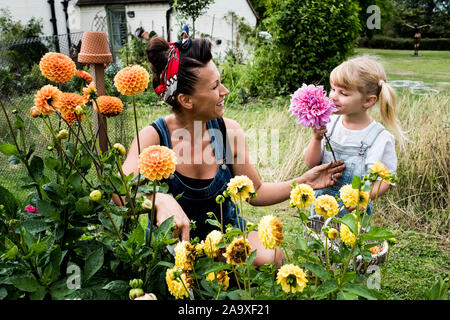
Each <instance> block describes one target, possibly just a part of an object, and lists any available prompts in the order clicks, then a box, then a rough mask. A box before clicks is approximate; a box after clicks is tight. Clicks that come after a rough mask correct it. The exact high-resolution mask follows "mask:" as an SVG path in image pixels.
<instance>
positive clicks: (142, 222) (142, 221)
mask: <svg viewBox="0 0 450 320" xmlns="http://www.w3.org/2000/svg"><path fill="white" fill-rule="evenodd" d="M138 220H139V226H140V227H141V228H142V229H143V230H145V229H147V226H148V220H149V217H148V213H144V214H140V215H139V218H138Z"/></svg>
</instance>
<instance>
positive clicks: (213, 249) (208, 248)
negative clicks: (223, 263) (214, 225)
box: [203, 230, 222, 258]
mask: <svg viewBox="0 0 450 320" xmlns="http://www.w3.org/2000/svg"><path fill="white" fill-rule="evenodd" d="M220 241H222V232H220V231H219V230H213V231H211V232H210V233H209V234H208V235H207V236H206V239H205V243H204V244H203V250H204V251H205V254H206V255H207V256H208V257H210V258H215V257H218V256H219V251H220V248H219V247H217V245H218V244H219V243H220Z"/></svg>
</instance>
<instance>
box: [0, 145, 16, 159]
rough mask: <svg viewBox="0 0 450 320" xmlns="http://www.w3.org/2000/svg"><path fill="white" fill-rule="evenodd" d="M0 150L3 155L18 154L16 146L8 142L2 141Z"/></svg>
mask: <svg viewBox="0 0 450 320" xmlns="http://www.w3.org/2000/svg"><path fill="white" fill-rule="evenodd" d="M0 152H1V153H3V154H4V155H5V156H8V157H9V156H18V155H19V151H17V148H16V146H14V145H12V144H9V143H2V144H0Z"/></svg>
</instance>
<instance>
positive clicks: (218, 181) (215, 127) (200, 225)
mask: <svg viewBox="0 0 450 320" xmlns="http://www.w3.org/2000/svg"><path fill="white" fill-rule="evenodd" d="M221 120H222V119H221ZM222 121H223V120H222ZM154 124H155V125H156V127H157V128H158V130H159V133H160V140H161V141H160V145H163V146H166V147H168V148H170V149H172V142H171V139H170V135H169V129H168V128H167V124H166V122H165V120H164V118H162V117H161V118H158V119H157V120H156V121H155V122H154ZM206 128H207V130H208V133H209V135H210V137H211V144H212V148H213V152H214V156H215V158H216V163H218V165H219V166H218V169H217V172H216V175H215V177H214V178H213V179H212V181H211V183H210V184H209V186H206V187H204V188H201V189H196V188H193V187H191V186H188V185H186V184H185V183H184V182H183V181H182V180H181V179H180V177H179V173H177V172H176V171H175V173H173V174H171V175H170V176H169V178H168V179H163V180H161V182H162V183H163V182H166V183H167V184H168V186H169V193H170V194H172V195H173V196H174V197H176V196H178V195H180V194H182V195H181V197H180V198H179V199H178V200H177V202H178V203H179V205H180V206H181V208H183V210H184V212H185V213H186V215H187V216H188V218H189V219H190V220H191V222H192V221H195V223H196V228H195V230H192V229H191V231H190V237H191V238H195V237H196V236H198V237H199V238H200V240H204V239H205V238H206V236H207V235H208V233H209V232H211V231H212V230H217V227H214V226H212V225H211V224H209V223H207V222H206V219H208V218H209V217H208V215H207V213H208V212H214V214H215V215H216V217H217V218H218V219H219V222H220V219H221V215H220V205H219V204H217V203H216V197H217V196H218V195H221V194H222V193H223V192H224V191H225V190H226V188H227V183H228V182H229V181H230V179H231V178H232V177H233V174H232V172H231V168H230V165H229V164H227V151H228V152H229V153H230V148H229V143H228V140H226V144H227V146H224V140H223V135H222V132H221V130H220V127H219V123H218V120H217V119H214V120H211V121H208V122H207V123H206ZM229 156H231V154H230V155H229ZM228 159H229V158H228ZM238 210H239V209H238V208H236V207H235V205H234V203H233V201H232V200H231V199H230V198H229V197H228V198H225V202H224V203H223V204H222V216H223V220H224V221H223V226H224V229H225V226H226V225H227V224H231V225H233V226H235V227H238V228H241V229H242V227H243V226H245V220H242V218H241V217H240V216H239V220H238V218H237V215H236V212H239V211H238ZM210 219H214V218H213V217H211V218H210ZM243 223H244V225H243Z"/></svg>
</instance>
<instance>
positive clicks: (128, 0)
mask: <svg viewBox="0 0 450 320" xmlns="http://www.w3.org/2000/svg"><path fill="white" fill-rule="evenodd" d="M246 1H247V4H248V5H249V7H250V9H251V10H252V12H253V14H254V15H255V17H256V19H259V16H258V14H257V13H256V11H255V8H253V6H252V3H251V2H250V0H246ZM172 2H173V0H165V1H164V0H78V2H77V6H79V7H83V6H100V5H117V4H119V5H120V4H121V5H126V4H152V3H169V4H171V3H172Z"/></svg>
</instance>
